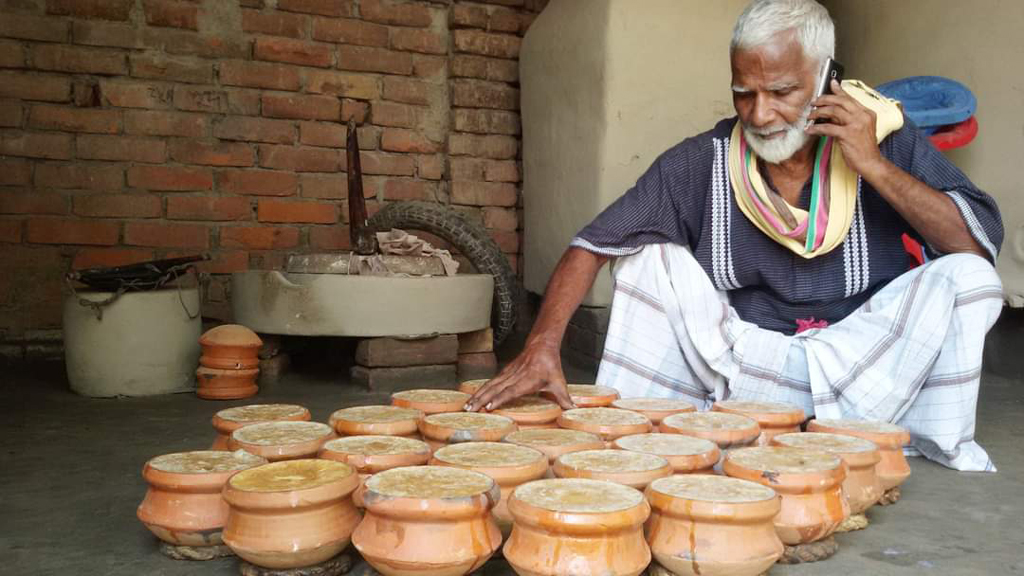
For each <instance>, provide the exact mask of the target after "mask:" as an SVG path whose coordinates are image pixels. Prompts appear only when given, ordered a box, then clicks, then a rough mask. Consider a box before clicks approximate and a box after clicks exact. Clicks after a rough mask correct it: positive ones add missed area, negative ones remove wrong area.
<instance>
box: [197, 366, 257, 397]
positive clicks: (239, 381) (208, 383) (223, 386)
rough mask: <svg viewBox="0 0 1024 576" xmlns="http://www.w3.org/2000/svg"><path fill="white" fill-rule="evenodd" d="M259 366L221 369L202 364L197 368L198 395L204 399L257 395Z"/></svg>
mask: <svg viewBox="0 0 1024 576" xmlns="http://www.w3.org/2000/svg"><path fill="white" fill-rule="evenodd" d="M259 375H260V369H259V368H253V369H251V370H221V369H219V368H207V367H205V366H200V367H199V368H198V369H196V383H197V388H196V396H199V397H200V398H203V399H204V400H239V399H242V398H249V397H250V396H255V395H256V393H257V392H259V390H260V388H259V386H257V385H256V377H257V376H259Z"/></svg>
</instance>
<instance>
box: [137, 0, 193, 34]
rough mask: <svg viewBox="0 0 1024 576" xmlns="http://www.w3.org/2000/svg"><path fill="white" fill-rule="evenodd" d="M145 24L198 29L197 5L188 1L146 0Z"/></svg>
mask: <svg viewBox="0 0 1024 576" xmlns="http://www.w3.org/2000/svg"><path fill="white" fill-rule="evenodd" d="M143 6H144V8H145V11H146V24H149V25H150V26H163V27H167V28H186V29H188V30H198V29H199V7H198V6H196V5H195V4H191V3H188V2H174V1H169V0H146V1H145V3H144V4H143Z"/></svg>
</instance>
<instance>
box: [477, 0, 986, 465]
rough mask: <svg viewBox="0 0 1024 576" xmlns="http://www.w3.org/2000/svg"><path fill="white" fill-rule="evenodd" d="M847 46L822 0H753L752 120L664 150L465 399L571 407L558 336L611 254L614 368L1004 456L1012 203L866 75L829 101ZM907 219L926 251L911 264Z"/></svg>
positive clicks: (923, 445) (739, 28)
mask: <svg viewBox="0 0 1024 576" xmlns="http://www.w3.org/2000/svg"><path fill="white" fill-rule="evenodd" d="M834 44H835V34H834V30H833V25H832V21H831V19H830V18H829V15H828V12H827V11H826V10H825V9H824V8H823V7H822V6H820V5H819V4H817V3H816V2H814V1H813V0H756V1H754V2H753V3H752V4H751V5H750V6H749V7H748V8H747V9H746V10H745V11H744V12H743V14H742V15H741V16H740V18H739V21H738V22H737V23H736V27H735V30H734V33H733V38H732V42H731V47H730V55H731V62H732V95H733V103H734V105H735V108H736V114H737V117H736V118H730V119H727V120H722V121H721V122H719V123H718V124H717V125H716V126H715V127H714V128H713V129H712V130H711V131H709V132H705V133H703V134H700V135H697V136H694V137H692V138H689V139H687V140H684V141H683V142H681V143H680V144H678V145H676V146H674V147H672V148H671V149H669V150H668V151H667V152H665V153H664V154H662V155H661V156H660V157H659V158H658V159H657V160H656V161H655V162H654V165H653V166H651V168H650V169H649V170H647V172H646V173H644V174H643V176H641V177H640V179H639V180H638V182H637V184H636V186H635V187H633V188H632V189H630V190H629V191H628V192H626V194H624V195H623V196H622V197H620V198H619V199H618V200H617V201H616V202H615V203H613V204H612V205H611V206H609V207H608V208H607V209H606V210H605V211H604V212H603V213H602V214H600V215H599V216H598V217H597V219H595V220H594V221H593V222H592V223H591V224H590V225H588V226H587V227H586V228H584V229H583V230H582V231H581V232H580V233H579V234H578V235H577V236H576V237H575V239H574V240H573V241H572V245H571V246H570V248H569V249H568V250H567V251H566V252H565V254H564V256H563V257H562V259H561V261H560V262H559V264H558V267H557V268H556V270H555V272H554V274H553V276H552V278H551V280H550V283H549V285H548V288H547V292H546V295H545V299H544V303H543V305H542V307H541V310H540V314H539V316H538V318H537V322H536V324H535V325H534V328H533V331H532V332H531V334H530V336H529V338H528V340H527V342H526V346H525V349H524V350H523V352H522V353H521V354H520V355H519V357H517V358H516V359H515V360H514V361H513V362H512V363H511V364H509V365H508V366H507V367H506V368H505V369H504V370H502V372H501V373H500V374H499V375H498V376H497V377H496V378H494V379H493V380H491V381H490V382H488V383H487V384H486V385H485V386H484V387H482V388H481V389H480V390H479V391H478V392H477V393H476V394H475V395H474V396H473V398H471V399H470V401H469V404H468V405H467V409H470V410H480V409H491V408H495V407H498V406H500V405H501V404H503V403H504V402H507V401H508V400H510V399H512V398H514V397H517V396H520V395H523V394H529V393H533V392H537V391H540V390H546V391H548V392H551V393H552V394H554V396H555V397H556V398H557V399H558V401H559V403H560V404H561V405H562V406H563V407H569V406H571V405H572V404H571V401H570V399H569V396H568V394H567V392H566V388H565V378H564V375H563V373H562V368H561V363H560V360H559V347H560V343H561V340H562V335H563V333H564V331H565V328H566V324H567V323H568V321H569V318H570V316H571V315H572V313H573V311H574V310H575V309H576V308H577V306H578V305H579V303H580V302H581V301H582V299H583V296H584V295H585V293H586V292H587V290H588V288H589V287H590V285H591V284H592V282H593V280H594V278H595V276H596V275H597V272H598V270H599V269H600V268H601V267H602V266H603V265H604V263H605V262H608V261H609V260H611V259H614V260H615V262H614V266H613V275H614V279H615V296H614V300H613V302H612V310H611V320H610V324H609V327H608V336H607V340H606V344H605V350H604V354H603V357H602V360H601V365H600V369H599V372H598V376H597V382H598V383H599V384H602V385H605V386H612V387H615V388H617V389H618V390H619V392H620V393H621V394H622V395H623V396H647V397H684V398H687V399H690V400H691V401H694V402H695V403H697V404H698V405H699V406H708V405H709V404H710V403H711V402H713V401H714V400H716V399H726V398H734V399H749V400H774V401H783V402H790V403H794V404H797V405H800V406H801V407H803V408H804V410H805V411H806V412H807V413H808V414H816V415H817V416H819V417H822V418H838V417H852V418H863V419H871V420H884V421H888V422H896V423H899V424H901V425H903V426H905V427H906V428H908V429H909V430H910V431H911V433H912V437H913V440H912V445H913V447H914V449H916V450H917V451H919V452H920V453H923V454H924V455H925V456H927V457H928V458H931V459H933V460H936V461H938V462H940V463H942V464H945V465H947V466H950V467H953V468H957V469H961V470H994V467H993V465H992V463H991V461H990V460H989V458H988V455H987V454H986V453H985V451H984V450H983V449H982V448H981V447H980V446H978V444H976V443H975V442H974V418H975V408H976V404H977V397H978V385H979V378H980V373H981V351H982V345H983V340H984V336H985V333H986V331H987V330H988V329H989V328H990V327H991V325H992V324H993V323H994V322H995V320H996V318H997V317H998V315H999V311H1000V309H1001V306H1002V288H1001V285H1000V281H999V278H998V276H997V275H996V273H995V271H994V269H993V267H992V263H993V262H994V261H995V259H996V256H997V251H998V250H999V247H1000V245H1001V243H1002V238H1003V228H1002V224H1001V221H1000V217H999V212H998V209H997V208H996V205H995V203H994V202H993V200H992V198H990V197H989V196H988V195H986V194H985V193H984V192H982V191H981V190H979V189H978V188H977V187H975V186H974V184H972V183H971V182H970V180H968V179H967V177H966V176H965V175H964V174H963V173H962V172H961V171H960V170H958V169H957V168H956V167H955V166H953V165H952V164H951V163H950V162H949V161H947V160H946V159H945V158H944V157H943V156H942V155H941V154H940V153H939V152H938V151H936V149H935V148H934V147H933V146H932V145H931V144H930V143H929V141H928V139H927V138H926V137H925V136H924V135H922V133H921V132H920V131H918V130H917V129H916V128H915V127H914V126H913V125H911V123H910V122H909V121H907V120H906V119H904V117H903V114H902V112H901V111H900V109H899V107H898V106H897V104H896V103H895V102H893V101H890V100H888V99H886V98H884V97H882V96H881V95H879V94H878V93H877V92H875V91H873V90H871V89H870V88H868V87H867V86H865V85H863V84H861V83H859V82H856V81H847V82H843V83H842V85H840V84H839V83H837V82H834V81H833V82H832V83H831V92H832V93H831V94H829V95H824V96H821V97H818V98H815V94H814V92H815V85H816V80H817V78H818V77H819V76H820V74H821V73H822V70H823V66H824V63H825V61H826V59H827V57H829V56H831V54H832V53H833V50H834ZM819 119H820V120H822V122H815V121H816V120H819ZM904 233H906V234H908V235H909V236H911V237H913V238H915V239H917V240H918V241H919V242H921V243H922V244H923V245H924V246H925V247H926V252H927V253H928V255H929V256H930V261H929V262H928V263H926V264H924V265H923V266H920V267H917V268H914V269H912V270H910V271H908V268H909V259H908V257H907V254H906V252H905V250H904V248H903V244H902V242H901V237H902V235H903V234H904Z"/></svg>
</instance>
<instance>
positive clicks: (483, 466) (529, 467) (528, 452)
mask: <svg viewBox="0 0 1024 576" xmlns="http://www.w3.org/2000/svg"><path fill="white" fill-rule="evenodd" d="M430 463H431V464H432V465H434V466H453V467H455V468H463V469H466V470H474V471H476V472H480V473H481V474H486V475H488V476H490V477H491V479H493V480H494V481H495V482H497V483H498V486H499V487H500V488H501V499H500V500H499V501H498V503H497V504H496V505H495V506H494V509H493V510H491V514H492V515H493V516H494V521H495V522H496V523H497V524H498V529H499V530H501V534H502V536H503V537H506V538H507V537H508V535H509V533H510V532H512V515H511V514H509V512H508V497H509V494H511V493H512V490H514V489H515V488H516V487H517V486H519V485H520V484H522V483H524V482H529V481H531V480H538V479H540V478H543V477H544V474H545V473H546V472H547V471H548V459H547V457H546V456H545V455H544V453H543V452H541V451H540V450H534V449H533V448H528V447H526V446H517V445H515V444H506V443H502V442H465V443H463V444H452V445H450V446H445V447H443V448H440V449H438V451H437V452H434V457H433V458H431V459H430Z"/></svg>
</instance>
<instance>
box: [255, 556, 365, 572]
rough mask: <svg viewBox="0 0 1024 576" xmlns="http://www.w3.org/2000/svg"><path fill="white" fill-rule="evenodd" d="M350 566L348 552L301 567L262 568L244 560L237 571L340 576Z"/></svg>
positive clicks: (350, 560) (350, 559)
mask: <svg viewBox="0 0 1024 576" xmlns="http://www.w3.org/2000/svg"><path fill="white" fill-rule="evenodd" d="M351 568H352V557H351V556H349V555H348V554H338V555H337V556H335V557H334V558H330V559H328V560H325V561H323V562H321V563H319V564H314V565H312V566H303V567H302V568H264V567H263V566H257V565H255V564H251V563H249V562H246V561H245V560H241V561H239V563H238V572H239V573H240V574H241V575H242V576H341V575H342V574H345V573H347V572H348V571H349V570H350V569H351Z"/></svg>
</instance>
